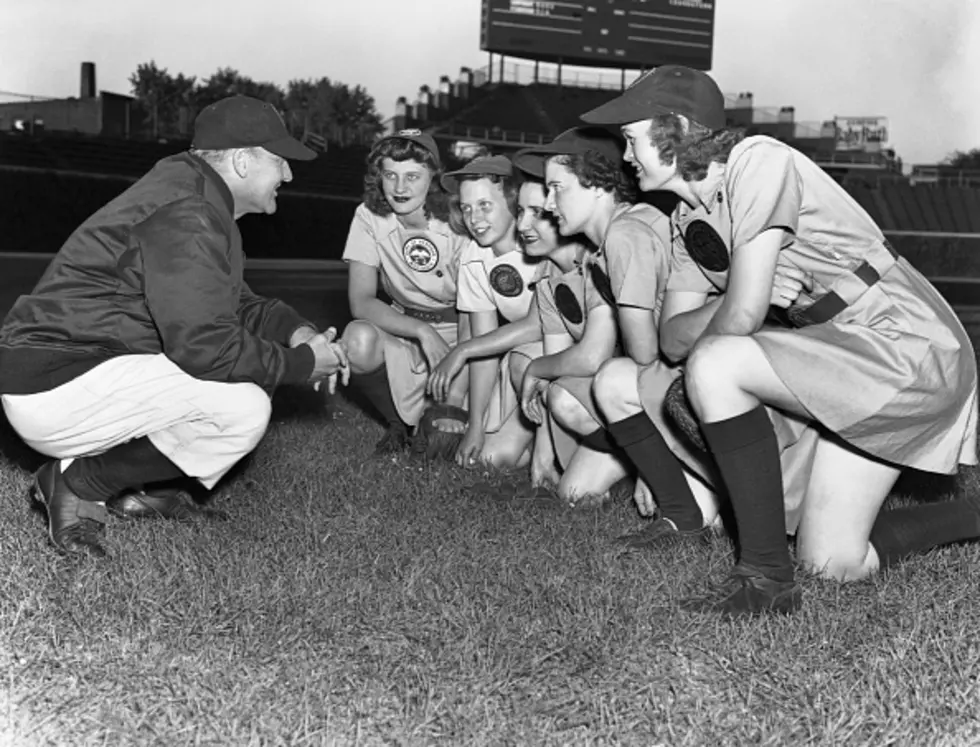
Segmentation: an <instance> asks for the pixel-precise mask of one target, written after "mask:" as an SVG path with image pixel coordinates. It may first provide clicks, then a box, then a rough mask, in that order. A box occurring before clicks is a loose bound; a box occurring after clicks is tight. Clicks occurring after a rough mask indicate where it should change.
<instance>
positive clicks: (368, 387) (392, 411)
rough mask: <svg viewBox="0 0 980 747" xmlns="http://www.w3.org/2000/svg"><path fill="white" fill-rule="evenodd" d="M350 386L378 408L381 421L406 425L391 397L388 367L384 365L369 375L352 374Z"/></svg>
mask: <svg viewBox="0 0 980 747" xmlns="http://www.w3.org/2000/svg"><path fill="white" fill-rule="evenodd" d="M350 385H351V386H353V387H355V388H356V389H357V390H358V391H359V392H360V393H361V394H363V395H364V396H365V397H366V398H367V400H368V401H369V402H370V403H371V404H372V405H374V406H375V408H377V410H378V414H379V415H381V419H382V420H383V421H384V422H385V423H386V424H387V425H389V426H392V425H402V426H404V425H405V423H404V422H403V421H402V419H401V418H400V417H399V416H398V408H397V407H395V400H394V398H393V397H392V396H391V384H390V382H389V381H388V366H386V365H385V364H384V363H382V364H381V365H380V366H378V367H377V368H376V369H374V370H373V371H370V372H368V373H363V374H352V375H351V377H350Z"/></svg>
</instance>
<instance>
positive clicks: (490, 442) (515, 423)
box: [480, 408, 534, 469]
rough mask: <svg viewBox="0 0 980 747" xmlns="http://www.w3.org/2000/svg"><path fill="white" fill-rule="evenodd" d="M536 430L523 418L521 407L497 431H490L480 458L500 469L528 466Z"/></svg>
mask: <svg viewBox="0 0 980 747" xmlns="http://www.w3.org/2000/svg"><path fill="white" fill-rule="evenodd" d="M533 437H534V431H533V430H531V428H530V427H528V424H527V423H526V421H525V420H524V419H523V417H522V414H521V411H520V408H518V409H516V410H514V412H512V413H511V415H510V417H509V418H507V420H505V421H504V423H503V425H501V426H500V430H498V431H497V432H496V433H488V434H487V436H486V440H485V441H484V442H483V451H482V452H481V453H480V460H481V461H482V462H486V463H489V464H492V465H493V466H494V467H497V468H498V469H512V468H515V467H526V466H527V465H528V463H529V462H530V460H531V450H530V448H529V447H530V446H531V439H532V438H533Z"/></svg>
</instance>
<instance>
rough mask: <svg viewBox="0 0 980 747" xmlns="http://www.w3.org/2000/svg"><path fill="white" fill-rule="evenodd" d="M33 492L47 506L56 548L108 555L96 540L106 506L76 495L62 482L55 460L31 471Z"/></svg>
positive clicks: (69, 552) (64, 551)
mask: <svg viewBox="0 0 980 747" xmlns="http://www.w3.org/2000/svg"><path fill="white" fill-rule="evenodd" d="M32 494H33V496H34V500H36V501H38V502H39V503H42V504H43V505H44V507H45V508H46V509H47V512H48V536H49V537H50V538H51V544H53V545H54V546H55V547H56V548H57V549H58V551H59V552H62V553H65V554H66V555H90V556H92V557H94V558H104V557H105V556H106V555H107V553H106V550H105V548H104V547H103V546H102V544H101V543H100V542H99V534H101V532H102V529H103V527H104V525H105V522H106V510H105V506H103V505H102V504H101V503H95V502H93V501H83V500H82V499H81V498H79V497H78V496H77V495H75V494H74V493H73V492H72V491H71V489H70V488H69V487H68V485H67V484H66V483H65V478H64V476H63V475H62V474H61V466H60V464H59V462H58V461H57V460H55V461H51V462H48V463H47V464H45V465H44V466H43V467H41V469H39V470H38V471H37V473H36V474H35V475H34V486H33V488H32Z"/></svg>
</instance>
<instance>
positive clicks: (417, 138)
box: [374, 130, 442, 168]
mask: <svg viewBox="0 0 980 747" xmlns="http://www.w3.org/2000/svg"><path fill="white" fill-rule="evenodd" d="M388 140H408V141H410V142H413V143H415V144H416V145H420V146H422V147H423V148H425V149H426V150H427V151H429V153H431V154H432V157H433V158H434V159H436V167H437V168H438V167H439V166H441V165H442V159H441V158H440V157H439V146H438V145H436V139H435V138H434V137H432V135H430V134H429V133H427V132H422V130H398V131H397V132H393V133H391V134H390V135H385V136H384V137H383V138H381V139H380V140H378V141H377V142H376V143H375V144H374V147H375V148H377V147H378V146H379V145H381V143H383V142H386V141H388Z"/></svg>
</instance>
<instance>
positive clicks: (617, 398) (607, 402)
mask: <svg viewBox="0 0 980 747" xmlns="http://www.w3.org/2000/svg"><path fill="white" fill-rule="evenodd" d="M630 378H632V379H634V380H635V378H636V367H635V365H634V364H633V363H632V361H629V360H626V359H625V358H613V359H612V360H608V361H606V362H605V363H603V364H602V366H600V367H599V371H598V372H597V373H596V375H595V379H594V380H593V381H592V394H593V396H594V397H595V400H596V402H597V403H598V404H599V408H600V409H601V410H602V411H603V412H606V411H607V410H615V409H618V408H619V407H620V406H621V405H622V404H623V399H624V397H625V396H626V395H627V394H628V393H629V390H630V388H629V386H626V385H628V384H629V379H630Z"/></svg>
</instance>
